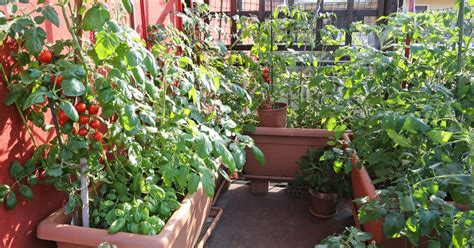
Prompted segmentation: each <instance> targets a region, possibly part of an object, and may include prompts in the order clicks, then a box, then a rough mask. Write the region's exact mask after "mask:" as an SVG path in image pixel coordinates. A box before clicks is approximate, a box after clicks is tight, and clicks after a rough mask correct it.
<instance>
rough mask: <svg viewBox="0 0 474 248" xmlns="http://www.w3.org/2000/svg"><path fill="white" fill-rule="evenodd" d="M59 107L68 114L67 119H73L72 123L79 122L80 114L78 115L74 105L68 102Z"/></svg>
mask: <svg viewBox="0 0 474 248" xmlns="http://www.w3.org/2000/svg"><path fill="white" fill-rule="evenodd" d="M59 107H60V108H61V109H62V110H63V111H64V113H66V115H67V117H69V119H71V120H72V121H77V120H78V119H79V114H78V113H77V110H76V108H74V106H72V103H70V102H68V101H63V102H61V104H60V105H59Z"/></svg>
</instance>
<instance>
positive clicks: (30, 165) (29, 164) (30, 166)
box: [24, 159, 36, 175]
mask: <svg viewBox="0 0 474 248" xmlns="http://www.w3.org/2000/svg"><path fill="white" fill-rule="evenodd" d="M24 168H25V174H26V175H29V174H31V173H33V172H34V171H35V169H36V166H35V162H33V160H31V159H28V160H27V161H26V162H25V167H24Z"/></svg>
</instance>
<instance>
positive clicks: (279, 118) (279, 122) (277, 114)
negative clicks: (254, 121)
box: [258, 102, 288, 127]
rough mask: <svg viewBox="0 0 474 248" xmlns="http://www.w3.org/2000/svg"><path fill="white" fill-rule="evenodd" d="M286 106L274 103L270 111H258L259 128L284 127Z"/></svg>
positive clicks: (282, 103)
mask: <svg viewBox="0 0 474 248" xmlns="http://www.w3.org/2000/svg"><path fill="white" fill-rule="evenodd" d="M287 108H288V104H286V103H284V102H275V103H274V104H273V108H272V109H263V108H260V109H258V121H259V126H260V127H286V116H287V113H286V109H287Z"/></svg>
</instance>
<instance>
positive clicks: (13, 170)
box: [10, 161, 25, 179]
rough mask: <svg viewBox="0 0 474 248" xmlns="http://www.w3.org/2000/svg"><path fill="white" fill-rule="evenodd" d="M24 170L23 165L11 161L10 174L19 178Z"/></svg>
mask: <svg viewBox="0 0 474 248" xmlns="http://www.w3.org/2000/svg"><path fill="white" fill-rule="evenodd" d="M24 172H25V170H24V169H23V166H21V164H20V163H19V162H18V161H13V163H12V165H11V166H10V176H11V177H13V178H15V179H19V178H20V177H21V176H23V174H24Z"/></svg>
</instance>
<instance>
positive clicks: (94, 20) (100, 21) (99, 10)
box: [82, 3, 110, 31]
mask: <svg viewBox="0 0 474 248" xmlns="http://www.w3.org/2000/svg"><path fill="white" fill-rule="evenodd" d="M109 19H110V12H109V8H108V7H107V5H105V4H103V3H97V4H95V5H94V6H92V7H91V8H90V9H89V10H87V12H86V14H85V15H84V19H83V22H82V28H83V29H84V30H86V31H92V30H98V29H100V28H102V27H103V26H104V24H105V23H106V22H107V21H108V20H109Z"/></svg>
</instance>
